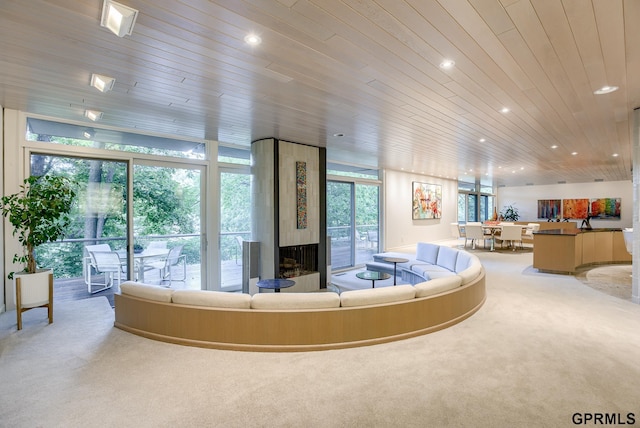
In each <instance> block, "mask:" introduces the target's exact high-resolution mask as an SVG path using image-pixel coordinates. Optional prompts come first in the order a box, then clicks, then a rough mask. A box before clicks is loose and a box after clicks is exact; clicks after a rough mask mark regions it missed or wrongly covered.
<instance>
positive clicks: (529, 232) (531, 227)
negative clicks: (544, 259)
mask: <svg viewBox="0 0 640 428" xmlns="http://www.w3.org/2000/svg"><path fill="white" fill-rule="evenodd" d="M539 230H540V224H538V223H529V224H527V227H526V228H525V230H524V234H525V235H526V236H527V237H529V238H531V239H533V234H534V233H536V232H537V231H539Z"/></svg>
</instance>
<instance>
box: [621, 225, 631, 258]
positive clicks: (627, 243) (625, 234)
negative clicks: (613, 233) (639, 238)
mask: <svg viewBox="0 0 640 428" xmlns="http://www.w3.org/2000/svg"><path fill="white" fill-rule="evenodd" d="M622 236H623V237H624V245H625V246H626V247H627V252H628V253H629V254H633V228H632V227H625V228H624V229H623V230H622Z"/></svg>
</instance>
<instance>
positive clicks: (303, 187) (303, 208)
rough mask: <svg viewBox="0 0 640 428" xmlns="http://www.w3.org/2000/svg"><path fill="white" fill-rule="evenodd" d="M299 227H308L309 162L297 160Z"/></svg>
mask: <svg viewBox="0 0 640 428" xmlns="http://www.w3.org/2000/svg"><path fill="white" fill-rule="evenodd" d="M296 208H297V210H298V212H297V216H296V217H297V228H298V229H306V228H307V163H306V162H296Z"/></svg>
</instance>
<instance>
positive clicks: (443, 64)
mask: <svg viewBox="0 0 640 428" xmlns="http://www.w3.org/2000/svg"><path fill="white" fill-rule="evenodd" d="M454 65H456V63H455V62H453V61H452V60H450V59H445V60H443V61H442V62H441V63H440V68H444V69H445V70H446V69H449V68H452V67H453V66H454Z"/></svg>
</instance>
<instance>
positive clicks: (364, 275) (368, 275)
mask: <svg viewBox="0 0 640 428" xmlns="http://www.w3.org/2000/svg"><path fill="white" fill-rule="evenodd" d="M356 276H357V277H358V278H360V279H368V280H370V281H371V288H376V281H378V280H383V279H389V278H391V275H389V274H388V273H385V272H376V271H372V270H365V271H364V272H358V273H357V274H356Z"/></svg>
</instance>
